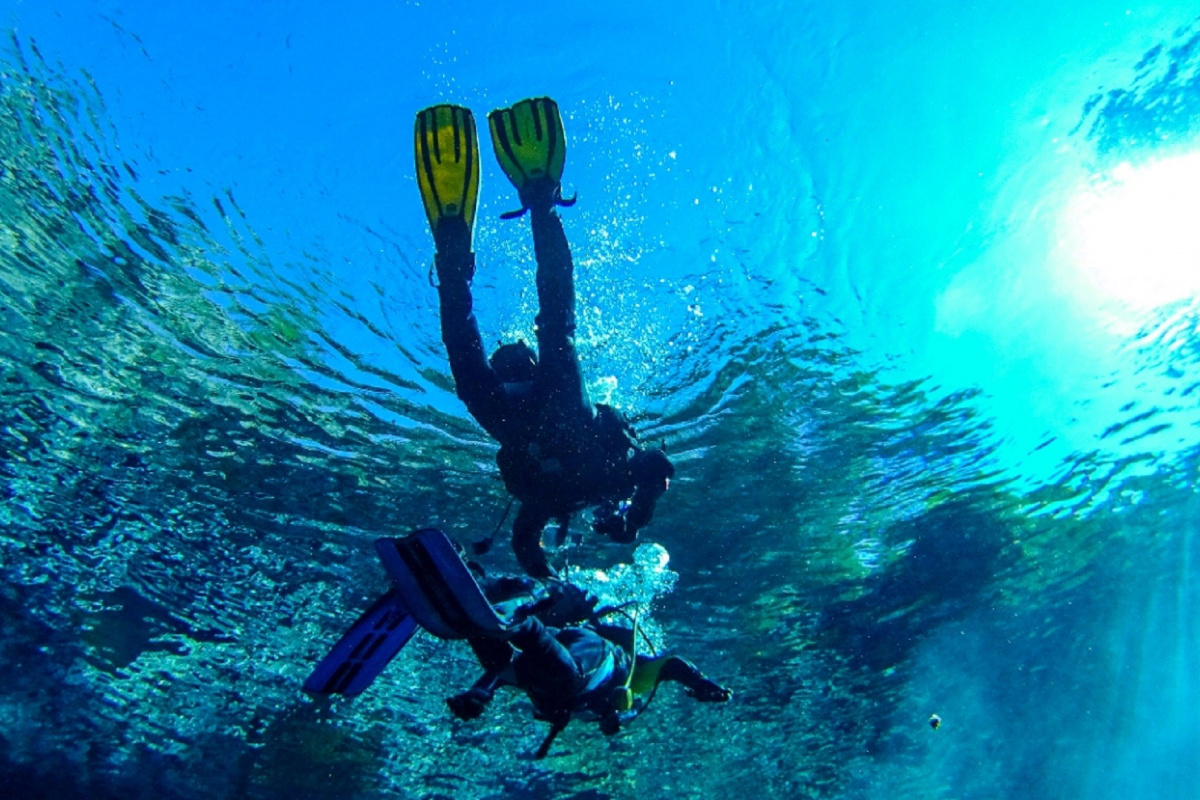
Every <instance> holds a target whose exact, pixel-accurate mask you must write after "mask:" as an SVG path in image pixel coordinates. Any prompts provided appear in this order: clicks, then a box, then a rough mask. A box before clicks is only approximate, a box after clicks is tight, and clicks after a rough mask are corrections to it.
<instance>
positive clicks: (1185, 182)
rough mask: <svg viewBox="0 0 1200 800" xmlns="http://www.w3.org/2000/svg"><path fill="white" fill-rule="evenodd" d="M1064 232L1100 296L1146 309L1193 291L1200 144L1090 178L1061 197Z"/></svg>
mask: <svg viewBox="0 0 1200 800" xmlns="http://www.w3.org/2000/svg"><path fill="white" fill-rule="evenodd" d="M1064 228H1065V230H1064V239H1065V240H1066V241H1065V243H1066V244H1067V245H1068V248H1069V252H1070V253H1071V260H1072V262H1073V263H1072V267H1073V269H1074V270H1075V276H1076V278H1077V280H1078V281H1079V283H1080V284H1081V285H1082V286H1083V287H1086V288H1087V290H1088V291H1090V292H1092V293H1094V294H1095V295H1096V296H1097V299H1100V300H1115V301H1118V302H1119V303H1122V304H1126V305H1128V306H1130V307H1133V308H1134V309H1147V308H1153V307H1157V306H1161V305H1165V304H1166V303H1170V302H1174V301H1177V300H1183V299H1187V298H1189V297H1192V296H1195V295H1196V294H1197V293H1200V151H1193V152H1190V153H1187V154H1185V155H1180V156H1174V157H1171V158H1164V159H1161V160H1155V161H1151V162H1148V163H1146V164H1142V165H1138V166H1134V165H1133V164H1131V163H1130V162H1128V161H1125V162H1122V163H1120V164H1119V165H1117V166H1116V167H1115V168H1113V169H1112V170H1111V171H1109V172H1107V173H1105V174H1102V175H1100V176H1095V177H1093V178H1092V179H1091V180H1090V181H1089V182H1088V184H1087V185H1086V186H1084V187H1083V188H1082V189H1081V190H1080V191H1079V192H1078V193H1077V194H1076V195H1075V196H1074V197H1073V198H1071V199H1070V200H1069V201H1068V204H1067V208H1066V213H1065V215H1064Z"/></svg>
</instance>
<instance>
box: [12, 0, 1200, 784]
mask: <svg viewBox="0 0 1200 800" xmlns="http://www.w3.org/2000/svg"><path fill="white" fill-rule="evenodd" d="M1196 13H1197V11H1196V8H1195V6H1194V5H1192V4H1185V3H1181V2H1164V3H1158V4H1153V5H1141V6H1138V5H1136V4H1134V5H1131V4H1116V3H1111V2H1107V0H1099V1H1098V2H1090V3H1082V2H1078V3H1065V2H1064V3H1058V4H1046V3H1031V2H1021V0H1017V2H1009V3H979V4H973V5H966V4H948V3H933V2H926V3H919V2H918V3H908V4H889V3H881V2H853V3H845V4H815V3H803V4H794V3H788V4H784V3H779V4H771V3H758V4H741V5H739V4H730V3H720V2H702V3H688V4H683V3H677V4H672V3H660V4H649V3H638V4H631V3H613V4H604V6H603V7H601V6H596V7H595V8H594V9H591V10H582V9H569V8H567V9H552V8H548V7H533V6H529V7H519V8H518V7H512V8H509V7H494V6H489V5H484V4H466V5H461V6H457V7H454V6H451V5H450V4H444V3H435V2H421V3H417V2H403V3H400V2H394V3H383V2H367V1H365V0H364V2H362V3H356V4H351V5H350V6H349V7H348V8H346V9H344V10H338V11H334V10H331V9H326V10H318V9H316V8H315V7H314V6H313V4H302V3H284V2H275V1H274V0H270V1H269V2H261V3H253V4H243V3H228V2H212V3H205V4H183V3H125V4H119V3H112V2H83V1H82V0H81V1H80V2H56V1H54V0H46V1H45V2H13V0H5V1H4V2H2V3H0V21H3V23H4V24H5V26H6V27H7V29H8V30H10V31H11V35H10V36H9V37H8V39H7V41H6V42H5V43H4V44H3V45H2V46H0V317H2V318H3V325H2V326H0V380H2V381H3V386H4V389H3V393H2V394H0V501H2V504H0V572H2V574H3V578H4V579H3V581H0V665H2V666H3V668H4V669H3V674H4V675H5V680H3V681H0V793H2V794H3V795H4V796H5V797H151V796H153V797H155V798H160V799H165V798H175V797H255V798H260V797H261V798H276V797H279V798H282V797H345V798H360V797H378V796H397V797H414V798H417V797H431V798H432V797H479V798H500V797H514V798H519V797H563V798H567V797H577V798H608V797H613V798H619V797H634V796H636V797H639V798H658V797H664V798H665V797H670V798H686V797H713V798H717V797H727V796H731V795H732V794H733V793H735V792H736V793H737V794H738V795H739V796H756V797H788V798H790V797H827V798H884V797H896V796H905V797H914V798H967V797H981V798H1006V797H1012V798H1018V797H1019V798H1079V797H1088V798H1122V799H1123V800H1127V799H1128V798H1141V797H1154V798H1190V797H1196V796H1198V795H1200V767H1197V766H1196V764H1197V763H1200V762H1198V761H1197V757H1196V754H1197V752H1200V713H1198V712H1197V709H1198V708H1200V678H1197V674H1198V667H1200V610H1198V609H1200V605H1198V603H1200V596H1198V595H1200V589H1198V585H1197V577H1196V575H1197V567H1196V566H1195V563H1196V562H1197V560H1198V559H1200V544H1198V542H1197V537H1196V536H1195V531H1196V527H1197V514H1198V512H1200V500H1198V499H1197V496H1196V490H1195V485H1196V479H1197V473H1198V458H1200V435H1198V434H1197V423H1198V422H1200V405H1198V402H1197V397H1200V392H1198V391H1197V390H1198V387H1200V377H1197V371H1196V368H1197V364H1198V363H1200V299H1198V298H1200V223H1197V220H1198V219H1200V19H1198V18H1197V17H1196ZM535 95H550V96H553V97H554V98H555V99H557V100H558V102H559V104H560V106H561V108H562V109H563V112H564V116H565V121H566V126H567V133H568V137H569V142H570V144H569V148H570V149H569V153H568V162H567V173H566V184H567V189H568V191H577V192H578V195H579V203H578V205H577V206H576V207H575V208H573V209H570V210H567V211H566V212H564V217H565V220H566V222H565V224H566V230H567V234H568V237H569V238H570V240H571V243H572V246H573V248H574V252H575V256H576V264H577V282H578V288H579V293H580V303H579V307H580V314H581V321H582V337H581V351H582V357H583V359H584V362H585V364H584V366H585V370H586V372H587V374H588V376H589V377H590V378H591V379H592V385H591V389H592V392H593V394H594V395H595V396H597V397H598V398H607V399H610V400H611V401H612V402H614V403H616V404H618V405H619V406H621V407H622V408H624V409H625V410H626V411H627V412H628V413H629V414H630V415H631V416H632V417H633V418H634V419H635V421H636V423H637V425H638V427H639V429H640V430H641V431H642V432H643V435H644V436H648V437H650V438H652V439H655V440H657V439H663V440H665V441H666V442H667V443H668V446H669V447H670V450H671V452H672V454H673V457H674V459H675V460H676V463H677V465H678V467H679V475H678V479H677V480H676V481H674V482H673V484H672V491H671V492H670V493H669V494H668V495H667V496H666V497H665V498H664V500H663V502H662V503H661V504H660V507H659V511H658V513H657V514H656V518H655V522H654V524H653V525H652V526H651V527H650V528H648V529H647V530H646V531H645V532H644V537H645V538H646V539H648V540H650V541H652V542H654V543H657V544H658V545H661V546H662V547H664V548H665V549H666V550H667V551H668V552H669V553H670V557H671V560H670V568H671V570H672V571H673V573H674V575H675V576H677V577H676V584H675V588H674V591H672V592H670V593H669V594H666V595H664V596H661V597H659V598H658V600H657V601H656V603H655V606H654V609H653V612H652V613H653V619H654V624H655V625H656V626H657V631H658V634H657V635H658V636H659V637H660V638H661V639H662V641H663V642H664V643H665V644H666V645H668V646H670V647H671V648H673V649H676V650H678V651H680V652H684V653H687V654H689V655H691V656H692V657H693V658H694V659H695V660H697V661H698V662H700V663H701V666H702V667H703V668H704V669H705V671H707V672H708V673H709V674H711V675H713V676H714V677H716V678H718V679H719V680H721V681H722V682H724V683H727V684H729V685H730V686H732V687H733V689H734V690H735V692H736V696H735V698H734V700H733V701H732V702H731V703H730V704H728V705H727V706H723V707H720V708H712V707H708V706H699V705H696V704H694V703H692V702H691V701H689V700H688V699H687V698H686V697H683V696H682V694H681V693H679V694H677V693H668V692H663V693H662V694H663V696H662V697H660V698H659V699H658V700H656V702H655V706H654V708H653V709H652V710H651V711H650V712H648V713H647V714H646V715H644V716H643V717H642V718H640V719H639V720H638V721H637V723H636V724H635V725H634V726H633V727H632V728H630V729H629V730H628V731H626V732H623V733H622V734H621V735H619V736H617V737H614V738H612V739H606V738H604V737H602V736H600V735H599V733H598V732H597V731H596V730H595V728H594V726H587V725H575V726H572V727H571V728H569V729H568V731H567V732H566V733H565V734H564V735H563V736H562V737H561V738H560V740H559V742H558V743H557V744H556V746H555V749H554V750H553V751H552V753H551V756H550V757H549V758H548V759H546V760H544V761H533V760H531V759H530V756H529V754H530V753H531V752H532V751H533V750H534V749H535V748H536V746H537V744H538V743H539V742H540V739H541V735H542V733H543V728H542V726H540V725H538V724H536V723H534V722H532V721H531V720H530V718H529V708H528V705H527V703H526V702H525V701H523V700H522V699H521V698H520V697H518V696H516V695H512V696H506V698H505V699H504V701H503V702H501V703H497V704H496V707H495V708H494V709H493V710H492V713H490V714H489V716H488V717H487V718H485V719H484V720H480V721H476V722H471V723H461V722H458V721H455V720H453V719H452V718H451V717H450V715H449V714H448V712H447V711H446V709H445V706H444V704H443V699H444V698H445V697H446V696H447V695H449V694H453V693H455V692H457V691H460V690H461V689H462V688H463V687H464V686H465V685H467V684H468V683H469V682H470V681H471V680H472V679H473V677H474V672H475V669H476V668H475V667H474V666H473V664H472V660H471V658H470V654H469V651H467V650H465V649H464V648H459V647H457V646H454V645H451V644H445V643H440V642H437V641H435V640H433V639H431V638H428V637H419V638H418V639H417V640H415V641H414V643H413V644H412V645H410V646H409V648H408V649H406V650H405V652H404V653H403V654H402V655H401V656H400V657H399V658H398V659H397V660H396V661H395V662H394V663H393V664H392V665H391V666H390V667H389V669H388V671H387V672H386V673H385V674H384V676H383V677H382V678H381V679H380V681H378V682H377V683H376V685H375V686H374V687H372V689H371V691H370V692H368V693H367V694H364V695H363V696H361V697H359V698H357V699H355V700H352V701H346V700H337V701H333V702H327V701H314V700H312V699H311V698H309V697H307V696H305V695H304V694H303V693H302V692H301V691H300V688H299V686H300V683H301V682H302V681H303V679H304V677H305V676H306V675H307V673H308V671H309V670H310V669H311V667H312V665H313V663H314V662H315V660H316V659H317V658H319V657H320V655H321V654H322V653H323V652H324V651H325V649H326V648H327V647H328V646H329V645H330V644H331V642H332V641H333V640H334V639H336V637H337V635H338V633H339V632H340V631H341V629H342V627H343V626H344V624H345V623H346V622H348V621H349V620H350V619H352V618H353V616H354V615H355V614H356V613H358V611H360V610H361V609H362V608H363V607H364V606H365V605H366V603H367V602H368V601H369V599H370V598H371V597H373V596H374V595H376V594H377V593H379V592H380V591H381V590H382V588H383V586H384V577H383V575H382V571H381V570H380V568H379V566H378V565H377V563H376V562H375V561H374V560H373V556H372V551H371V547H370V543H371V541H372V540H373V539H374V538H375V537H377V536H379V535H384V534H396V533H403V532H406V531H407V530H409V529H411V528H413V527H417V526H421V525H428V524H436V525H440V526H443V527H445V528H446V529H447V530H449V531H450V532H452V533H454V534H455V535H457V536H459V537H460V538H463V539H464V540H465V539H472V538H476V537H477V536H478V535H479V533H481V532H486V531H488V530H490V529H491V528H492V527H493V526H494V525H495V523H496V520H497V519H498V517H499V515H500V513H501V512H502V511H503V508H504V505H505V502H506V497H505V496H504V491H503V486H502V485H501V483H500V482H499V480H498V476H497V475H496V472H495V469H494V462H493V455H494V445H493V444H492V443H491V442H490V441H489V440H488V439H487V437H486V436H485V434H483V432H482V431H481V430H480V429H479V428H478V427H477V426H476V425H475V424H474V423H473V422H472V421H471V420H470V418H469V417H468V416H467V415H466V412H465V410H464V409H463V408H462V406H461V404H460V403H459V401H458V400H457V399H456V398H455V396H454V392H453V384H452V382H451V379H450V376H449V370H448V367H447V364H446V361H445V356H444V351H443V348H442V345H441V342H440V340H439V333H438V327H437V313H436V309H437V306H436V294H435V292H434V290H433V289H432V288H431V286H430V285H429V282H428V269H429V264H430V260H431V257H432V242H431V240H430V237H429V235H428V231H427V229H426V224H425V220H424V215H423V213H422V210H421V207H420V200H419V197H418V195H417V192H416V189H415V185H414V180H413V168H412V163H411V162H412V156H411V126H412V119H413V115H414V113H415V112H416V111H417V110H418V109H420V108H423V107H425V106H428V105H431V104H433V103H437V102H455V103H460V104H464V105H468V106H470V107H471V108H473V109H474V110H475V111H476V114H477V115H482V114H483V113H486V112H487V111H488V110H490V109H492V108H495V107H499V106H504V105H508V104H510V103H512V102H515V101H516V100H519V99H521V98H523V97H527V96H535ZM481 204H482V205H481V210H480V215H479V219H480V222H479V225H478V230H477V233H476V249H477V252H478V253H479V261H480V275H479V278H478V279H477V281H476V296H477V302H478V310H479V313H480V322H481V325H482V327H483V329H484V336H485V340H486V341H487V342H488V343H489V344H491V343H494V342H497V341H499V340H501V339H512V338H514V337H516V336H522V335H523V336H525V337H529V335H530V331H531V326H532V317H533V314H534V312H535V305H536V299H535V297H534V290H533V284H532V274H533V273H532V252H531V247H530V245H529V238H528V231H527V227H525V225H524V223H511V222H510V223H506V222H502V221H500V220H499V214H500V213H501V212H504V211H507V210H510V209H511V208H512V207H514V204H515V197H514V192H513V191H512V190H511V188H510V187H509V186H508V184H507V183H506V181H505V180H504V179H503V176H502V175H501V174H500V172H499V170H498V169H497V168H496V165H495V164H494V163H493V162H492V161H491V160H490V159H485V161H484V176H483V192H482V195H481ZM555 557H556V558H559V559H563V560H567V559H569V560H570V561H572V562H573V563H575V564H578V565H580V566H581V567H583V568H585V569H588V570H605V571H612V570H613V569H614V567H615V565H617V564H619V563H622V562H630V561H631V560H632V558H633V553H632V551H631V550H630V549H629V548H622V547H617V546H611V545H605V544H603V543H601V542H599V541H597V540H595V539H594V538H589V539H586V540H585V541H584V542H583V543H582V544H580V545H577V546H576V547H574V548H573V549H571V550H569V551H566V552H561V553H557V554H556V556H555ZM489 559H490V561H489V566H491V567H493V568H495V569H507V568H511V567H512V566H513V561H512V559H511V556H510V554H509V553H508V552H507V548H496V550H495V551H494V552H493V554H492V555H490V556H489ZM613 574H616V573H613ZM935 713H936V714H938V715H939V716H940V717H941V719H942V720H943V722H942V725H941V727H940V728H939V729H938V730H936V731H935V730H933V729H931V727H930V726H929V724H928V719H929V717H930V715H931V714H935Z"/></svg>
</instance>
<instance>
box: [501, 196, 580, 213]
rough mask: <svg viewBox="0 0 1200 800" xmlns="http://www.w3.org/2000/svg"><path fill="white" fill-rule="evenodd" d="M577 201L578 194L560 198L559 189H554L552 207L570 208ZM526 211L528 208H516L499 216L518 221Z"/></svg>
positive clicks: (525, 206) (524, 206)
mask: <svg viewBox="0 0 1200 800" xmlns="http://www.w3.org/2000/svg"><path fill="white" fill-rule="evenodd" d="M578 201H579V192H576V193H575V194H573V195H571V196H570V197H569V198H567V197H563V196H562V190H561V189H555V191H554V205H556V206H558V207H560V208H570V207H571V206H573V205H575V203H577V202H578ZM527 211H529V206H527V205H523V206H521V207H520V208H518V209H517V210H516V211H505V212H504V213H503V214H501V215H500V219H520V218H521V217H523V216H525V213H526V212H527Z"/></svg>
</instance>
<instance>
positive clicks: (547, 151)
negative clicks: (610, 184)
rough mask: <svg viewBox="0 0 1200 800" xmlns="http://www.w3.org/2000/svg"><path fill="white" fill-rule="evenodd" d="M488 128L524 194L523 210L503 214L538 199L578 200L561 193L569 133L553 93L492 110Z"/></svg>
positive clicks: (559, 202)
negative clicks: (565, 129)
mask: <svg viewBox="0 0 1200 800" xmlns="http://www.w3.org/2000/svg"><path fill="white" fill-rule="evenodd" d="M488 128H490V129H491V132H492V145H493V147H494V148H495V151H496V160H497V161H499V162H500V168H501V169H502V170H504V174H505V175H507V176H508V179H509V180H510V181H512V185H513V186H515V187H516V188H517V193H518V194H519V195H520V197H521V210H520V211H518V212H513V213H510V214H504V215H502V216H503V217H505V218H510V217H514V216H520V215H521V214H522V213H524V212H525V210H526V209H528V208H529V207H530V206H531V205H532V204H534V203H536V202H547V203H549V204H556V205H570V204H571V203H573V202H574V200H571V201H570V202H564V201H563V200H562V198H561V196H560V194H559V182H560V181H561V180H562V174H563V165H564V164H565V163H566V160H567V136H566V133H565V132H564V131H563V124H562V117H560V116H559V114H558V104H557V103H555V102H554V101H553V100H551V99H550V98H549V97H535V98H533V99H531V100H522V101H521V102H519V103H517V104H516V105H515V106H513V107H512V108H498V109H496V110H495V111H493V112H492V113H490V114H488Z"/></svg>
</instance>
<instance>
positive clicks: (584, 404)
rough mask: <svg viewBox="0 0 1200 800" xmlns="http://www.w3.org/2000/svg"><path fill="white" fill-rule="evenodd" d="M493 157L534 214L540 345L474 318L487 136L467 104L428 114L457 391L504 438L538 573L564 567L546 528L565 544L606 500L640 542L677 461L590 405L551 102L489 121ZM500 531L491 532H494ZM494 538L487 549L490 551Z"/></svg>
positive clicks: (520, 543)
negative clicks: (487, 348) (575, 521)
mask: <svg viewBox="0 0 1200 800" xmlns="http://www.w3.org/2000/svg"><path fill="white" fill-rule="evenodd" d="M488 126H489V128H490V129H491V134H492V143H493V145H494V148H495V151H496V158H497V160H498V161H499V162H500V167H501V169H503V171H504V174H505V175H507V176H508V179H509V180H510V181H511V182H512V184H513V186H515V187H516V189H517V192H518V194H519V196H520V200H521V208H520V210H519V211H515V212H510V213H508V214H504V215H502V217H503V218H504V219H512V218H516V217H520V216H523V215H524V214H525V213H526V212H528V213H529V217H530V221H531V224H532V227H533V246H534V252H535V255H536V258H537V293H538V307H539V310H538V315H537V318H536V320H535V322H536V328H537V345H538V348H537V352H536V353H535V352H534V351H533V349H532V348H530V347H529V345H527V344H526V343H525V342H523V341H519V342H516V343H510V344H505V345H502V346H501V347H500V348H499V349H497V350H496V352H495V353H493V354H492V356H491V358H490V359H488V358H487V357H485V355H484V347H483V340H482V338H481V337H480V334H479V326H478V324H477V322H476V320H475V315H474V313H473V312H472V298H471V280H472V278H473V277H474V275H475V254H474V253H473V252H472V251H471V239H472V235H473V228H474V223H475V208H476V205H477V200H478V193H479V142H478V137H477V135H476V132H475V121H474V117H473V116H472V114H471V112H470V111H469V110H468V109H465V108H461V107H459V106H452V105H439V106H434V107H432V108H428V109H425V110H424V111H421V112H420V113H419V114H417V121H416V160H417V183H418V185H419V187H420V190H421V198H422V200H423V201H424V204H425V212H426V215H427V216H428V218H429V226H430V229H431V230H432V231H433V238H434V244H435V247H436V255H435V258H434V264H435V266H436V270H437V277H438V286H437V289H438V298H439V302H440V313H441V325H442V341H443V342H444V343H445V345H446V352H447V355H448V356H449V361H450V371H451V373H452V374H453V376H454V385H455V390H456V392H457V394H458V396H459V398H460V399H461V400H462V401H463V402H464V403H465V404H466V406H467V410H468V411H469V412H470V413H471V415H472V416H473V417H474V418H475V420H476V421H477V422H478V423H479V424H480V426H482V427H483V429H484V430H485V431H487V433H488V434H489V435H490V436H492V438H494V439H495V440H496V441H497V442H499V443H500V451H499V453H498V454H497V456H496V462H497V464H498V465H499V468H500V475H501V477H502V478H503V479H504V485H505V487H506V488H507V489H508V491H509V493H510V494H511V495H512V496H513V497H514V498H515V499H516V500H519V501H520V504H521V505H520V508H519V509H518V511H517V516H516V519H515V520H514V522H513V532H512V543H513V550H514V552H515V553H516V556H517V561H518V562H519V563H520V564H521V567H522V569H524V570H525V571H526V572H527V573H528V574H530V575H532V576H534V577H537V578H548V577H553V576H554V574H555V572H554V570H553V569H552V568H551V567H550V565H549V563H548V562H547V559H546V554H545V552H544V551H543V550H542V545H541V538H542V531H543V529H544V528H545V526H546V525H547V523H549V522H550V521H551V520H555V521H557V522H558V538H559V541H563V540H565V538H566V533H567V526H568V524H569V521H570V517H571V515H572V514H573V513H575V512H577V511H580V510H582V509H584V508H586V507H588V506H597V507H598V508H597V510H596V514H595V518H594V521H593V528H594V529H595V530H596V531H597V532H598V533H600V534H603V535H607V536H609V537H610V538H611V539H612V540H613V541H616V542H621V543H628V542H632V541H634V539H635V538H636V537H637V533H638V530H639V529H640V528H641V527H643V526H644V525H646V524H647V523H649V522H650V519H651V517H652V516H653V514H654V506H655V503H656V502H657V501H658V498H659V497H660V496H662V494H663V493H664V492H665V491H666V490H667V487H668V485H669V483H670V479H671V478H672V477H673V476H674V474H675V468H674V466H673V465H672V464H671V462H670V461H669V460H668V459H667V456H666V453H665V452H663V451H662V450H660V449H645V448H643V447H641V446H640V445H639V444H638V440H637V435H636V434H635V433H634V430H633V428H632V426H631V425H630V424H629V422H628V421H627V420H626V419H625V418H624V417H623V416H622V415H621V413H620V412H618V411H617V410H616V409H613V408H611V407H610V406H607V405H604V404H602V403H592V402H591V400H590V399H589V397H588V393H587V389H586V387H585V386H584V381H583V375H582V374H581V372H580V367H579V358H578V355H577V354H576V351H575V279H574V265H573V262H572V260H571V250H570V247H569V246H568V245H567V238H566V234H564V232H563V227H562V221H561V220H560V219H559V216H558V212H557V211H556V207H557V206H570V205H573V204H574V202H575V201H574V198H572V199H570V200H564V199H563V197H562V192H561V187H560V179H561V178H562V172H563V165H564V163H565V159H566V137H565V134H564V132H563V126H562V119H561V118H560V117H559V113H558V106H557V105H556V104H555V103H554V101H553V100H550V99H549V98H538V99H533V100H523V101H521V102H520V103H517V104H516V105H515V106H513V107H512V108H506V109H499V110H496V111H493V112H492V113H491V114H489V115H488ZM493 535H494V534H493ZM489 545H490V539H488V540H484V541H483V542H480V543H477V545H476V548H477V552H485V551H486V549H487V547H488V546H489Z"/></svg>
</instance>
